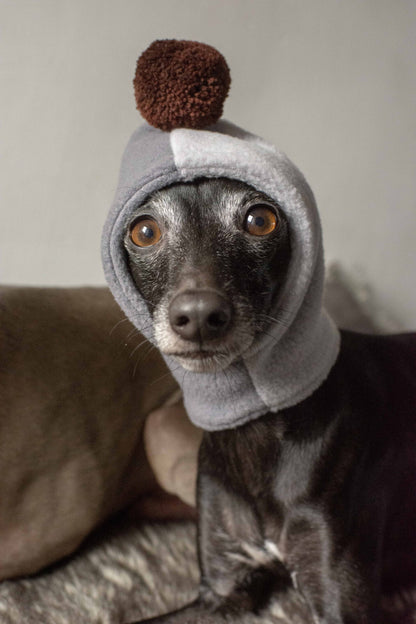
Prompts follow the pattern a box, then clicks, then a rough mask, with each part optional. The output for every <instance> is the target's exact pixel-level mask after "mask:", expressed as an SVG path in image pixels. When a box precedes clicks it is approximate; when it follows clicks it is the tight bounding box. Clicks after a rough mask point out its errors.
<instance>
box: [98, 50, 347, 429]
mask: <svg viewBox="0 0 416 624" xmlns="http://www.w3.org/2000/svg"><path fill="white" fill-rule="evenodd" d="M229 85H230V76H229V70H228V67H227V64H226V62H225V60H224V59H223V57H222V56H221V55H220V54H219V52H217V51H216V50H215V49H214V48H212V47H211V46H207V45H204V44H200V43H196V42H189V41H172V40H167V41H156V42H154V43H153V44H152V45H151V46H150V47H149V48H148V49H147V50H146V51H145V52H144V53H143V55H142V56H141V57H140V58H139V61H138V63H137V71H136V77H135V81H134V86H135V93H136V101H137V105H138V108H139V110H140V111H141V112H142V115H143V116H144V117H145V119H146V121H147V122H148V123H146V124H144V125H142V126H140V127H139V128H138V129H137V130H136V131H135V132H134V133H133V135H132V137H131V139H130V141H129V143H128V145H127V147H126V150H125V152H124V155H123V159H122V164H121V170H120V177H119V184H118V188H117V191H116V194H115V198H114V202H113V204H112V207H111V209H110V212H109V215H108V218H107V221H106V224H105V227H104V232H103V238H102V258H103V265H104V271H105V275H106V279H107V281H108V284H109V287H110V289H111V291H112V293H113V295H114V297H115V299H116V300H117V302H118V303H119V305H120V307H121V308H122V310H123V311H124V313H125V314H126V315H127V317H128V318H129V319H130V320H131V322H132V323H133V324H134V325H135V326H136V327H137V329H139V330H140V331H141V332H142V333H143V334H144V335H145V336H146V337H147V338H148V339H149V340H150V341H151V342H155V338H154V335H153V327H152V322H151V316H150V313H149V311H148V308H147V305H146V303H145V301H144V300H143V298H142V296H141V294H140V292H139V291H138V289H137V287H136V285H135V283H134V281H133V279H132V276H131V274H130V271H129V266H128V261H127V256H126V252H125V249H124V237H125V233H126V231H127V228H128V226H129V223H130V220H131V218H132V216H133V214H134V213H135V211H136V210H137V208H138V207H139V206H140V205H141V204H142V203H143V202H145V201H146V199H147V198H148V197H149V195H150V194H152V193H154V192H155V191H157V190H160V189H162V188H164V187H166V186H168V185H170V184H173V183H175V182H192V181H193V180H195V179H197V178H201V177H206V178H216V177H225V178H230V179H233V180H239V181H242V182H245V183H247V184H249V185H251V186H252V187H254V188H255V189H257V190H259V191H261V192H263V193H266V194H267V195H268V196H269V197H270V198H271V199H273V200H274V201H276V202H277V203H278V205H279V206H280V207H281V209H282V210H283V211H284V213H285V215H286V218H287V220H288V224H289V230H290V238H291V259H290V263H289V269H288V273H287V277H286V280H285V283H284V285H283V288H281V289H279V292H276V293H275V294H274V297H273V303H272V309H271V310H270V316H272V317H273V316H274V314H278V316H279V320H280V322H279V324H276V323H271V324H270V327H268V328H267V332H266V333H262V334H261V335H259V336H258V337H256V338H255V340H254V342H253V345H252V346H251V348H250V349H249V350H248V351H247V352H245V353H244V354H243V356H241V357H240V358H239V359H237V360H236V361H235V362H233V363H232V364H230V366H228V368H226V369H225V370H223V371H218V372H215V373H196V372H189V371H186V372H185V371H184V369H181V367H179V366H178V363H177V362H176V361H175V360H173V359H172V358H170V357H165V359H166V362H167V364H168V366H169V367H170V369H171V371H172V374H173V375H174V376H175V378H176V379H177V381H178V383H179V385H180V386H181V388H182V391H183V395H184V402H185V407H186V410H187V412H188V415H189V417H190V419H191V420H192V421H193V422H194V423H195V424H196V425H198V426H200V427H202V428H203V429H206V430H219V429H227V428H231V427H236V426H238V425H241V424H243V423H246V422H248V421H250V420H252V419H254V418H257V417H258V416H260V415H262V414H265V413H266V412H269V411H271V412H277V411H279V410H282V409H285V408H288V407H290V406H292V405H295V404H297V403H299V402H300V401H302V400H304V399H305V398H306V397H308V396H309V395H310V394H312V393H313V392H314V391H315V390H316V389H317V388H318V387H319V386H320V385H321V384H322V382H323V381H324V380H325V378H326V377H327V375H328V373H329V371H330V370H331V368H332V366H333V364H334V363H335V360H336V358H337V355H338V350H339V332H338V330H337V328H336V327H335V325H334V323H333V322H332V320H331V319H330V318H329V316H328V315H327V313H326V312H325V310H324V309H323V306H322V295H323V282H324V263H323V247H322V234H321V227H320V221H319V215H318V212H317V208H316V204H315V200H314V197H313V194H312V191H311V190H310V188H309V186H308V184H307V182H306V180H305V178H304V177H303V175H302V174H301V173H300V171H299V170H298V169H297V168H296V167H295V165H293V164H292V163H291V162H290V160H289V159H288V158H287V156H285V154H283V153H282V152H280V151H279V150H277V149H276V148H275V147H274V146H273V145H271V144H269V143H267V142H266V141H264V140H263V139H261V138H259V137H257V136H255V135H253V134H250V133H249V132H246V131H245V130H242V129H241V128H239V127H237V126H235V125H233V124H231V123H229V122H227V121H225V120H218V119H219V117H220V116H221V114H222V106H223V101H224V98H225V97H226V95H227V93H228V89H229Z"/></svg>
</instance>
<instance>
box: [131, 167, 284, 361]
mask: <svg viewBox="0 0 416 624" xmlns="http://www.w3.org/2000/svg"><path fill="white" fill-rule="evenodd" d="M124 244H125V248H126V251H127V254H128V263H129V267H130V271H131V274H132V277H133V280H134V283H135V284H136V286H137V288H138V289H139V291H140V293H141V295H142V297H143V298H144V300H145V301H146V303H147V306H148V309H149V312H150V315H151V318H152V322H153V324H154V336H155V338H156V342H157V344H158V346H159V348H160V350H161V351H162V352H163V353H164V354H166V355H170V356H173V357H174V358H175V359H177V360H178V361H179V363H180V364H181V365H182V366H183V367H184V368H185V369H187V370H191V371H194V372H213V371H217V370H220V369H223V368H225V367H227V366H228V365H229V364H230V363H231V362H232V361H233V360H235V359H236V358H238V357H239V356H240V355H242V354H244V353H245V352H246V351H247V350H248V349H249V348H250V347H251V345H252V343H253V341H254V339H255V337H256V336H257V335H259V334H261V333H264V332H265V331H267V327H268V326H269V325H270V323H278V322H279V317H278V311H277V314H276V310H274V316H273V317H272V316H271V310H270V308H271V302H272V297H273V298H275V296H276V292H277V291H278V290H279V288H280V287H281V285H282V283H283V282H284V278H285V276H286V273H287V268H288V263H289V257H290V243H289V231H288V223H287V220H286V218H285V215H284V213H283V211H282V210H281V208H280V207H279V206H278V205H277V203H276V202H275V201H273V200H272V199H270V198H269V197H268V196H267V195H265V194H264V193H261V192H258V191H256V190H255V189H253V188H252V187H250V186H248V185H247V184H244V183H242V182H238V181H235V180H229V179H225V178H212V179H206V178H205V179H199V180H196V181H194V182H192V183H179V184H174V185H171V186H169V187H167V188H165V189H162V190H160V191H158V192H156V193H154V194H152V195H151V196H150V197H149V198H148V199H147V201H146V202H145V203H144V204H143V205H141V206H140V207H139V208H138V209H137V210H136V212H135V213H134V214H133V216H132V218H131V219H130V222H129V223H128V224H127V229H126V233H125V238H124ZM276 316H277V318H276Z"/></svg>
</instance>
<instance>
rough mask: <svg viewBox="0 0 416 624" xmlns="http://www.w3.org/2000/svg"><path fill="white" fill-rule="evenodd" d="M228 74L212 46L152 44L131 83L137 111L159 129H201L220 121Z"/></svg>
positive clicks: (222, 59)
mask: <svg viewBox="0 0 416 624" xmlns="http://www.w3.org/2000/svg"><path fill="white" fill-rule="evenodd" d="M230 82H231V78H230V70H229V69H228V65H227V63H226V61H225V59H224V57H223V56H222V54H220V53H219V52H218V51H217V50H216V49H215V48H213V47H211V46H209V45H206V44H204V43H198V42H196V41H176V40H175V39H165V40H162V41H154V42H153V43H152V44H151V45H150V46H149V47H148V48H147V49H146V50H145V51H144V52H143V54H142V55H141V56H140V57H139V60H138V61H137V67H136V75H135V78H134V81H133V84H134V93H135V97H136V103H137V109H138V110H139V111H140V113H141V114H142V115H143V117H144V118H145V119H146V121H147V122H148V123H149V124H151V125H152V126H155V127H156V128H160V129H161V130H173V129H174V128H199V129H201V128H205V127H206V126H209V125H211V124H213V123H215V122H216V121H218V119H219V118H220V117H221V115H222V109H223V104H224V100H225V98H226V97H227V94H228V90H229V88H230Z"/></svg>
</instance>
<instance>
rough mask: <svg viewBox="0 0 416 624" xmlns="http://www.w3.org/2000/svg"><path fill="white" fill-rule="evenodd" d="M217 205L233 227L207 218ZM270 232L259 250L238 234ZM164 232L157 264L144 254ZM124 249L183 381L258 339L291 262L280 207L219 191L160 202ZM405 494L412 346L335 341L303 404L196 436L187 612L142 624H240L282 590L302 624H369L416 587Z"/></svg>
mask: <svg viewBox="0 0 416 624" xmlns="http://www.w3.org/2000/svg"><path fill="white" fill-rule="evenodd" d="M224 196H226V200H227V202H228V203H229V204H230V205H232V206H233V207H234V208H233V210H232V211H231V213H232V214H234V215H240V216H241V215H245V217H244V219H243V221H241V219H240V220H239V219H235V220H234V221H233V219H229V218H227V219H226V218H225V217H224V215H223V213H222V212H221V211H220V210H219V209H217V208H216V207H217V206H220V205H221V202H222V203H223V201H224ZM220 200H221V201H220ZM178 205H181V206H183V205H186V206H187V208H188V210H187V214H188V215H189V217H188V218H187V219H183V217H181V216H180V215H183V214H184V211H183V210H175V206H178ZM248 206H249V208H248ZM268 211H269V212H268ZM269 213H270V214H269ZM143 214H145V215H147V220H146V222H145V223H144V222H143V221H142V220H141V221H138V220H137V219H138V217H139V216H140V215H143ZM256 214H257V215H258V214H260V215H263V216H262V218H261V219H260V221H258V220H257V221H256V220H254V221H253V219H252V218H251V217H252V215H256ZM273 215H274V216H273ZM270 219H271V220H272V221H273V223H274V227H273V228H272V229H271V231H270V233H268V234H267V235H266V236H264V237H262V241H261V246H259V241H258V239H257V238H256V236H254V235H253V237H252V239H251V238H250V234H251V233H253V234H255V232H252V230H251V228H252V227H256V224H257V225H258V223H260V224H261V223H266V225H267V223H269V221H270ZM161 223H163V224H164V225H163V227H164V228H165V229H166V228H168V229H169V231H170V237H169V242H168V243H166V244H165V245H164V247H163V251H162V250H161V249H158V248H157V245H156V244H155V245H153V244H152V243H153V242H155V243H156V242H157V240H158V238H159V237H160V227H161V226H160V224H161ZM241 223H242V224H243V225H239V224H241ZM276 224H277V225H276ZM243 230H244V231H243ZM137 236H145V237H147V239H148V241H149V246H148V247H147V248H143V247H142V246H141V247H140V248H139V247H137V244H135V241H136V238H137ZM125 245H126V249H127V253H128V256H129V264H130V269H131V273H132V275H133V277H134V281H135V283H136V285H137V287H138V288H139V289H140V291H141V293H142V294H143V296H144V297H145V299H146V300H147V302H148V305H149V310H150V311H151V314H152V317H153V322H154V325H155V333H156V335H157V336H158V340H159V344H161V348H162V350H163V351H165V352H166V353H169V354H171V355H174V356H175V357H177V358H178V360H179V362H180V363H181V365H182V366H183V367H185V368H189V369H190V370H194V371H195V370H201V371H205V370H209V371H213V370H216V369H218V368H224V367H225V366H227V364H228V363H229V362H231V361H232V360H233V358H234V357H236V355H238V353H241V351H242V350H243V348H244V344H245V341H249V340H250V339H251V337H252V335H253V334H254V333H256V332H262V331H266V330H265V327H267V310H268V303H269V298H270V293H271V292H273V291H275V290H276V289H278V288H279V287H280V285H281V284H282V283H283V280H284V276H285V272H286V270H287V267H288V262H289V258H290V232H289V228H288V225H287V222H286V219H285V216H284V214H283V213H282V211H281V210H280V209H279V206H277V205H276V204H275V203H274V202H273V201H271V200H270V199H269V198H268V197H266V196H264V195H263V194H261V193H258V192H257V191H254V190H253V189H251V188H250V187H247V186H246V185H244V184H242V183H240V182H232V181H230V180H225V179H219V180H200V181H197V182H195V183H193V184H178V185H174V186H172V187H170V188H167V189H164V190H162V191H159V192H158V193H156V194H155V195H154V196H153V197H151V198H150V200H149V201H148V202H147V203H146V204H145V206H142V207H141V208H140V212H139V213H137V214H136V215H135V218H134V219H133V221H132V222H131V224H130V225H129V229H128V232H127V234H126V240H125ZM277 321H278V320H277ZM415 484H416V335H415V334H403V335H396V336H383V337H381V336H369V335H363V334H356V333H352V332H346V331H343V332H342V334H341V350H340V354H339V357H338V360H337V362H336V364H335V366H334V367H333V368H332V370H331V372H330V374H329V376H328V378H327V380H326V381H325V382H324V383H323V384H322V385H321V386H320V388H319V389H318V390H317V391H315V392H314V393H313V394H312V395H311V396H310V397H309V398H307V399H306V400H304V401H302V402H301V403H299V404H298V405H296V406H294V407H291V408H288V409H285V410H282V411H280V412H278V413H269V414H265V415H264V416H262V417H260V418H258V419H256V420H254V421H252V422H250V423H248V424H245V425H242V426H240V427H238V428H236V429H231V430H224V431H219V432H210V433H205V434H204V438H203V442H202V446H201V449H200V455H199V477H198V506H199V534H198V544H199V560H200V568H201V585H200V592H199V597H198V599H197V600H196V601H195V602H194V603H192V604H191V605H189V606H187V607H185V608H183V609H181V610H179V611H177V612H175V613H171V614H168V615H166V616H162V617H159V618H155V619H153V620H152V622H172V623H173V622H177V623H178V624H179V623H181V624H184V623H187V622H195V623H201V624H202V623H205V622H206V623H208V622H217V621H227V622H231V621H235V622H237V621H239V620H240V619H241V617H242V615H243V614H245V613H250V612H251V613H255V614H258V613H261V611H262V609H263V608H264V607H266V605H267V604H268V603H269V601H270V600H271V598H272V597H275V596H276V595H277V594H279V593H281V592H285V591H286V590H287V589H289V588H292V589H293V588H295V589H296V590H297V591H298V592H299V594H300V595H301V596H302V599H303V601H304V602H305V604H306V605H307V607H308V611H309V613H310V621H311V622H315V623H317V622H319V623H326V624H338V623H339V624H341V623H342V624H347V623H348V624H370V623H371V624H379V623H380V622H381V621H382V615H381V611H380V597H381V595H382V594H391V593H394V592H398V591H401V590H403V589H405V588H407V587H409V586H410V585H411V584H412V583H414V582H415V580H416V535H415V532H416V487H415Z"/></svg>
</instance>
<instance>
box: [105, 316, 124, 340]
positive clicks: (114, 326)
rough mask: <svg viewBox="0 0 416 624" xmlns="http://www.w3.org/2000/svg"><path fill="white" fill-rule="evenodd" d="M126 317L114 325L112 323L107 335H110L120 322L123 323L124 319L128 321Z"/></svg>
mask: <svg viewBox="0 0 416 624" xmlns="http://www.w3.org/2000/svg"><path fill="white" fill-rule="evenodd" d="M128 320H129V319H128V318H122V319H121V320H120V321H117V323H116V324H115V325H113V327H112V328H111V329H110V331H109V333H108V335H109V336H111V335H112V333H113V331H114V330H115V329H116V328H117V327H118V326H119V325H121V323H125V322H126V321H128Z"/></svg>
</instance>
